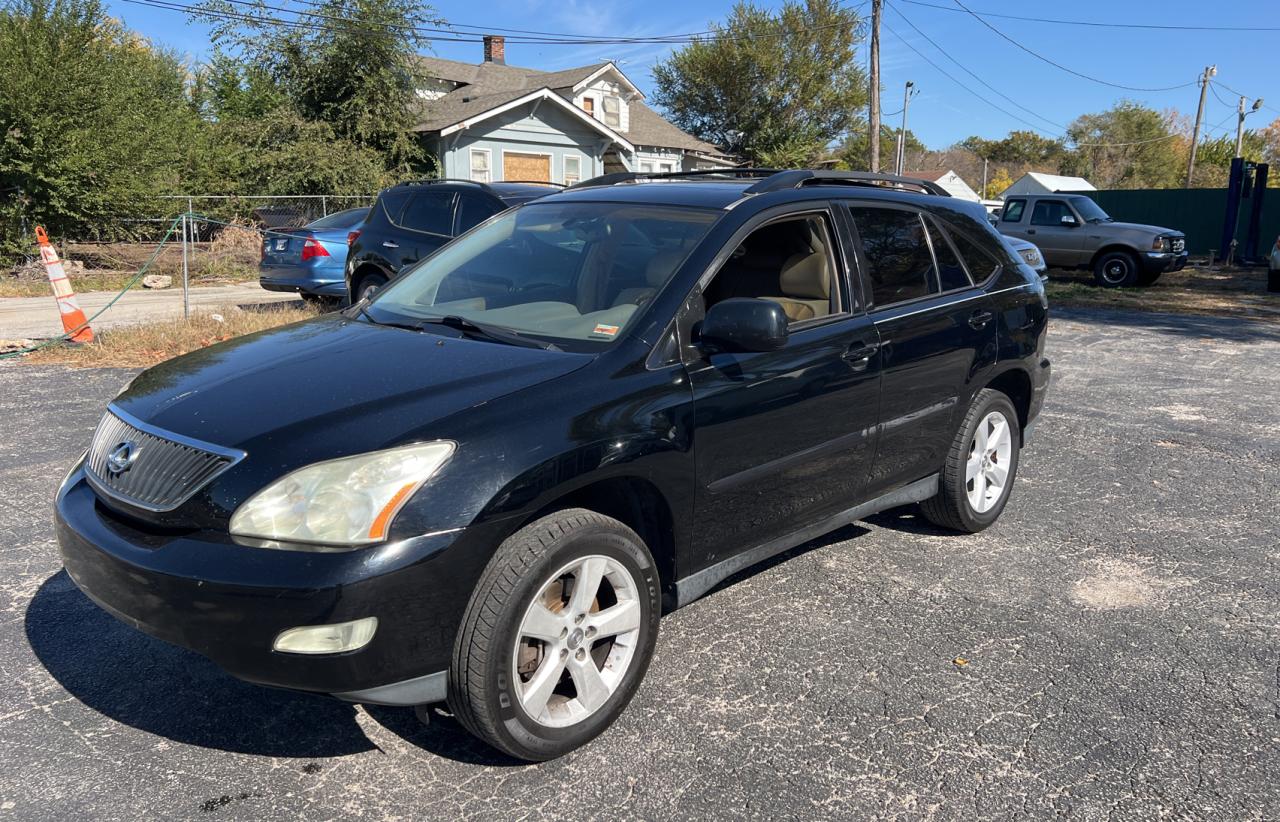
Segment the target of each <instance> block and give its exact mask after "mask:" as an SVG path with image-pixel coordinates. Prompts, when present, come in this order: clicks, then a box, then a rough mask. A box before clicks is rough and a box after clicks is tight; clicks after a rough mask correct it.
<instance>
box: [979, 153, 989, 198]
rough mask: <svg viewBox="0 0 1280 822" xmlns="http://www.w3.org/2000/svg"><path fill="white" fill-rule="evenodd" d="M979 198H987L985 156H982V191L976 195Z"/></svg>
mask: <svg viewBox="0 0 1280 822" xmlns="http://www.w3.org/2000/svg"><path fill="white" fill-rule="evenodd" d="M978 198H979V199H981V200H985V199H987V158H986V157H983V158H982V193H981V194H979V195H978Z"/></svg>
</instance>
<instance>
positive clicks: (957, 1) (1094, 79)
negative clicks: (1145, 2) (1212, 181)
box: [953, 0, 1195, 91]
mask: <svg viewBox="0 0 1280 822" xmlns="http://www.w3.org/2000/svg"><path fill="white" fill-rule="evenodd" d="M953 2H954V3H955V4H956V5H957V6H959V7H960V8H962V9H964V10H965V11H966V12H968V13H969V15H970V16H971V17H973V19H975V20H977V21H978V22H979V23H981V24H982V25H984V26H986V27H987V28H989V29H991V30H992V31H993V32H995V33H996V34H998V35H999V36H1000V37H1002V38H1003V39H1005V40H1008V41H1009V42H1010V43H1012V44H1014V45H1015V46H1017V47H1018V48H1020V49H1022V50H1023V51H1025V52H1026V53H1027V54H1030V55H1031V56H1032V57H1034V58H1036V59H1037V60H1041V61H1043V62H1045V63H1048V64H1049V65H1051V66H1053V67H1054V68H1056V69H1059V70H1061V71H1065V72H1066V73H1067V74H1073V75H1075V76H1076V77H1082V78H1084V79H1085V80H1090V81H1092V82H1094V83H1100V84H1101V85H1104V86H1111V87H1112V88H1120V89H1125V90H1127V91H1174V90H1175V89H1180V88H1186V87H1187V86H1194V85H1195V83H1194V82H1191V83H1180V84H1178V85H1176V86H1162V87H1159V88H1145V87H1143V86H1127V85H1125V84H1123V83H1112V82H1111V81H1109V80H1103V79H1101V78H1099V77H1094V76H1092V75H1089V74H1084V73H1083V72H1079V71H1076V70H1075V69H1073V68H1068V67H1066V66H1064V65H1062V64H1061V63H1058V62H1055V61H1053V60H1050V59H1049V58H1048V57H1045V56H1044V55H1043V54H1040V53H1039V52H1037V51H1034V50H1032V49H1029V48H1027V47H1026V46H1024V45H1022V44H1021V43H1019V42H1018V41H1017V40H1015V39H1013V38H1012V37H1010V36H1009V35H1007V34H1005V33H1004V32H1003V31H1001V30H1000V29H998V28H996V27H995V26H993V25H991V24H990V23H988V22H987V21H986V20H984V19H982V17H981V16H980V15H978V14H977V13H975V12H973V11H972V10H970V9H969V7H968V6H966V5H965V4H964V3H961V2H960V0H953Z"/></svg>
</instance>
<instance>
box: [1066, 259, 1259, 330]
mask: <svg viewBox="0 0 1280 822" xmlns="http://www.w3.org/2000/svg"><path fill="white" fill-rule="evenodd" d="M1046 291H1048V294H1049V303H1050V305H1060V306H1068V307H1073V308H1118V309H1126V310H1130V311H1160V312H1165V313H1170V314H1200V315H1206V316H1211V317H1236V318H1240V319H1251V320H1263V321H1269V322H1276V323H1280V294H1273V293H1270V292H1268V291H1267V272H1266V269H1258V268H1253V269H1221V270H1220V269H1209V268H1200V267H1196V268H1185V269H1183V270H1182V271H1175V272H1170V273H1168V274H1164V275H1162V276H1161V277H1160V279H1159V280H1157V281H1156V283H1155V285H1152V286H1148V287H1147V288H1102V287H1100V286H1097V285H1095V284H1094V280H1093V275H1092V273H1090V272H1088V271H1060V270H1056V269H1054V270H1051V271H1050V272H1049V282H1048V283H1047V284H1046Z"/></svg>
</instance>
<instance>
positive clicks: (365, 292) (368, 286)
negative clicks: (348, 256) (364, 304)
mask: <svg viewBox="0 0 1280 822" xmlns="http://www.w3.org/2000/svg"><path fill="white" fill-rule="evenodd" d="M386 284H387V278H386V277H384V276H382V275H381V274H366V275H364V276H363V277H361V278H360V283H359V284H358V285H357V286H356V290H355V301H356V302H360V301H361V300H363V299H365V298H366V297H369V296H370V295H371V294H373V290H374V289H375V288H382V287H383V286H384V285H386Z"/></svg>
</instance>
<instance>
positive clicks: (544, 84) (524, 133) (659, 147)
mask: <svg viewBox="0 0 1280 822" xmlns="http://www.w3.org/2000/svg"><path fill="white" fill-rule="evenodd" d="M504 52H505V43H504V42H503V38H501V37H497V36H486V37H485V38H484V57H485V59H484V62H482V63H479V64H473V63H460V62H456V61H453V60H441V59H438V58H433V57H424V58H421V60H422V69H423V73H424V74H425V75H426V77H427V78H428V79H426V80H425V81H424V82H423V83H421V84H420V87H419V89H418V94H419V96H420V97H421V98H422V100H423V114H422V120H421V122H420V123H419V124H418V125H417V127H416V130H417V131H418V132H420V133H421V134H422V135H423V139H424V141H425V144H426V146H427V147H428V149H429V150H430V151H432V152H433V153H434V154H435V156H436V157H437V158H438V159H439V161H440V164H441V169H440V176H442V177H452V178H458V179H470V180H475V181H477V182H494V181H499V180H528V181H535V180H536V181H542V182H553V183H564V184H566V185H572V184H573V183H576V182H579V181H581V180H587V179H590V178H592V177H596V176H598V175H600V174H605V173H608V172H614V171H641V172H667V171H692V170H694V169H703V168H727V167H730V166H732V165H733V161H732V160H731V159H730V158H729V157H726V156H725V155H724V154H723V153H721V152H720V151H719V150H718V149H717V148H716V147H715V146H713V145H711V144H710V143H706V142H703V141H702V140H699V139H697V138H695V137H693V136H691V135H689V134H686V133H685V132H683V131H681V130H680V129H678V128H676V127H675V126H673V125H672V124H671V123H669V122H667V121H666V120H664V119H663V118H662V117H661V116H659V115H658V113H657V112H655V111H654V110H653V109H651V108H649V107H648V106H646V105H645V104H644V102H643V98H644V95H643V94H642V93H641V92H640V90H639V89H638V88H636V86H635V85H634V84H633V83H632V82H631V81H630V80H629V79H627V76H626V75H625V74H623V73H622V71H620V70H619V69H618V67H617V66H616V65H614V64H613V63H611V62H609V63H597V64H595V65H590V66H583V67H581V68H576V69H568V70H565V71H557V72H545V71H537V70H535V69H527V68H517V67H515V66H508V65H506V63H505V59H504Z"/></svg>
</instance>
